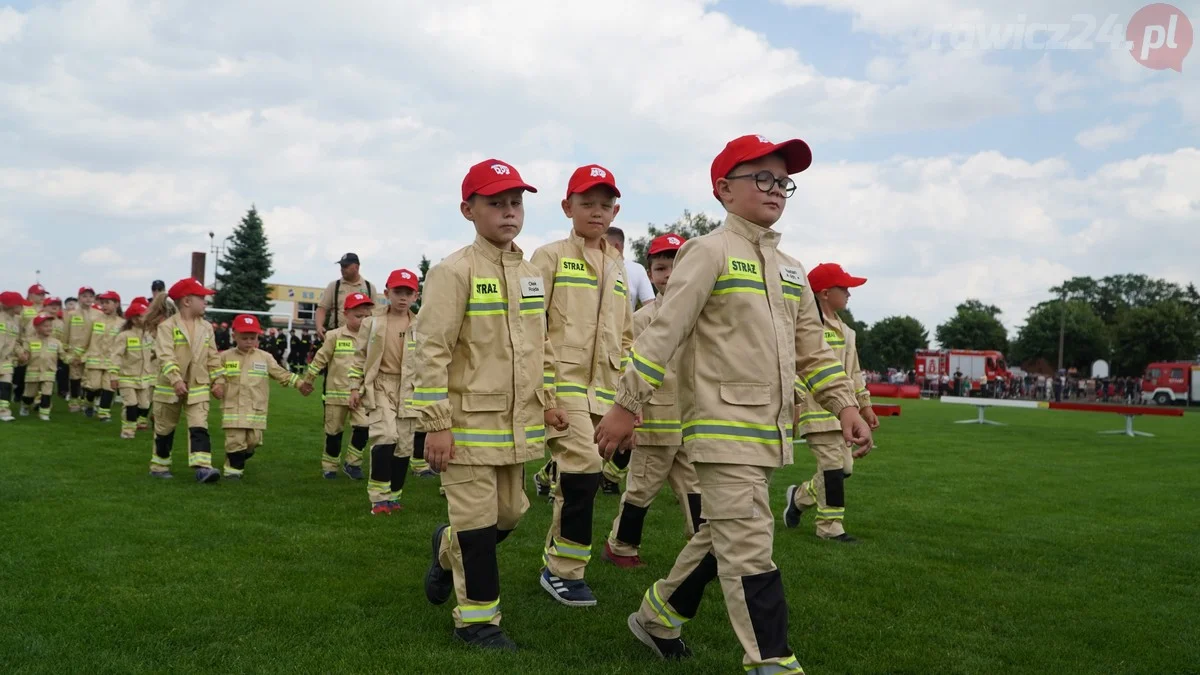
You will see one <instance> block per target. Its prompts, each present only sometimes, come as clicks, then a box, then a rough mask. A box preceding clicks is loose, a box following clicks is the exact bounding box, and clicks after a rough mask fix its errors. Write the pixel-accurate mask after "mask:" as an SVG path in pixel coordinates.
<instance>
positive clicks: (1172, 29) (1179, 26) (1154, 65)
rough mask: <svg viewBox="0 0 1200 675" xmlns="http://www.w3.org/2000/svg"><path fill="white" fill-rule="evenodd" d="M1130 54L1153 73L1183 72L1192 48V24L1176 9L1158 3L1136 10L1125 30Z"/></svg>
mask: <svg viewBox="0 0 1200 675" xmlns="http://www.w3.org/2000/svg"><path fill="white" fill-rule="evenodd" d="M1125 39H1126V40H1127V41H1128V43H1129V45H1130V49H1129V54H1130V55H1131V56H1133V59H1134V60H1135V61H1137V62H1138V63H1140V64H1142V65H1143V66H1146V67H1147V68H1150V69H1152V70H1166V69H1167V68H1170V69H1171V70H1174V71H1176V72H1179V73H1182V72H1183V59H1184V58H1185V57H1186V56H1187V55H1188V52H1189V51H1191V49H1192V22H1191V21H1188V18H1187V15H1186V14H1184V13H1183V12H1182V11H1180V10H1179V9H1178V8H1177V7H1174V6H1172V5H1168V4H1166V3H1162V2H1158V3H1155V4H1153V5H1146V6H1145V7H1143V8H1141V9H1139V10H1138V11H1137V13H1136V14H1134V15H1133V17H1132V18H1130V19H1129V25H1128V27H1126V29H1125Z"/></svg>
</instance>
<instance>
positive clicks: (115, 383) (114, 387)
mask: <svg viewBox="0 0 1200 675" xmlns="http://www.w3.org/2000/svg"><path fill="white" fill-rule="evenodd" d="M108 384H109V386H110V387H112V390H113V391H116V390H117V389H119V388H120V387H119V386H118V385H119V384H120V382H118V381H117V380H116V379H115V378H114V379H112V380H109V382H108Z"/></svg>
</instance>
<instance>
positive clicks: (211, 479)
mask: <svg viewBox="0 0 1200 675" xmlns="http://www.w3.org/2000/svg"><path fill="white" fill-rule="evenodd" d="M219 480H221V472H220V471H217V470H216V469H210V468H208V467H204V466H201V467H196V482H197V483H215V482H217V481H219Z"/></svg>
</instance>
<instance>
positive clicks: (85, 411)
mask: <svg viewBox="0 0 1200 675" xmlns="http://www.w3.org/2000/svg"><path fill="white" fill-rule="evenodd" d="M95 414H96V409H95V408H84V409H83V415H84V417H92V416H94V415H95Z"/></svg>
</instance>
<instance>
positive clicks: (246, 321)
mask: <svg viewBox="0 0 1200 675" xmlns="http://www.w3.org/2000/svg"><path fill="white" fill-rule="evenodd" d="M242 321H243V322H245V323H254V319H251V318H250V317H246V318H244V319H242Z"/></svg>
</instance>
